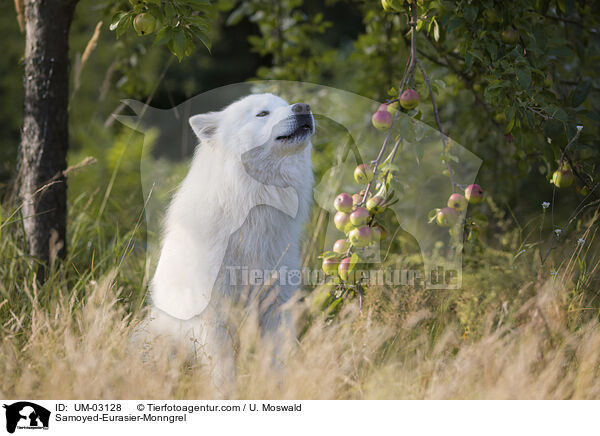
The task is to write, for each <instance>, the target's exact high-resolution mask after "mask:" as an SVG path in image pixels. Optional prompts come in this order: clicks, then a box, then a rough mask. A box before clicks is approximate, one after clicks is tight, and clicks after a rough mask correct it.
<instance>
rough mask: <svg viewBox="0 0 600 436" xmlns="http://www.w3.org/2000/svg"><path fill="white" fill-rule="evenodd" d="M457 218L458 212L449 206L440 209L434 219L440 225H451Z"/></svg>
mask: <svg viewBox="0 0 600 436" xmlns="http://www.w3.org/2000/svg"><path fill="white" fill-rule="evenodd" d="M457 220H458V212H456V210H454V209H452V208H451V207H445V208H443V209H440V210H439V211H438V213H437V216H436V221H437V223H438V225H439V226H440V227H452V226H453V225H454V224H456V221H457Z"/></svg>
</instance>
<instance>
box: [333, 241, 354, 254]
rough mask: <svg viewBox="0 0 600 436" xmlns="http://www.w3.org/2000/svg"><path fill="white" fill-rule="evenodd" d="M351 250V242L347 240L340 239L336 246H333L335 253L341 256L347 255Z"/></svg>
mask: <svg viewBox="0 0 600 436" xmlns="http://www.w3.org/2000/svg"><path fill="white" fill-rule="evenodd" d="M349 248H350V241H348V240H347V239H338V240H337V241H335V244H333V251H335V252H336V253H339V254H344V253H346V252H347V251H348V249H349Z"/></svg>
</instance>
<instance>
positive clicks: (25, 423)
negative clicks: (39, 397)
mask: <svg viewBox="0 0 600 436" xmlns="http://www.w3.org/2000/svg"><path fill="white" fill-rule="evenodd" d="M3 407H4V408H5V409H6V431H8V432H9V433H14V432H15V430H16V429H17V428H18V429H29V430H32V429H43V430H47V429H48V424H49V421H50V411H49V410H48V409H46V408H44V407H42V406H39V405H37V404H35V403H30V402H28V401H19V402H17V403H13V404H10V405H7V404H4V406H3Z"/></svg>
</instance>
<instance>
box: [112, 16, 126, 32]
mask: <svg viewBox="0 0 600 436" xmlns="http://www.w3.org/2000/svg"><path fill="white" fill-rule="evenodd" d="M126 14H127V12H117V13H116V14H115V15H114V16H113V18H112V20H111V22H110V27H109V29H110V30H111V31H113V30H115V29H116V28H117V26H118V25H119V21H121V18H123V16H124V15H126Z"/></svg>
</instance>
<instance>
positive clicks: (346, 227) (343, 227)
mask: <svg viewBox="0 0 600 436" xmlns="http://www.w3.org/2000/svg"><path fill="white" fill-rule="evenodd" d="M333 223H334V224H335V227H336V228H337V229H338V230H340V231H342V232H344V233H347V232H349V231H350V229H351V228H352V223H350V215H348V214H347V213H346V212H338V213H336V214H335V216H334V217H333Z"/></svg>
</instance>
